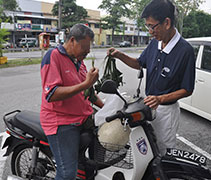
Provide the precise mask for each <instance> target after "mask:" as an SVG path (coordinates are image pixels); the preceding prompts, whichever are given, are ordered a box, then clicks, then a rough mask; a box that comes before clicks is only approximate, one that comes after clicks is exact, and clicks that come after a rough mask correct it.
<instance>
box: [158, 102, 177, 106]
mask: <svg viewBox="0 0 211 180" xmlns="http://www.w3.org/2000/svg"><path fill="white" fill-rule="evenodd" d="M176 102H177V101H173V102H166V103H162V104H160V105H164V106H165V105H172V104H175V103H176Z"/></svg>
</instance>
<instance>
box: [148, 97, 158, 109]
mask: <svg viewBox="0 0 211 180" xmlns="http://www.w3.org/2000/svg"><path fill="white" fill-rule="evenodd" d="M144 103H145V104H146V105H147V106H149V107H150V108H152V109H157V107H158V105H159V104H160V103H161V101H160V98H159V96H147V97H146V98H145V99H144Z"/></svg>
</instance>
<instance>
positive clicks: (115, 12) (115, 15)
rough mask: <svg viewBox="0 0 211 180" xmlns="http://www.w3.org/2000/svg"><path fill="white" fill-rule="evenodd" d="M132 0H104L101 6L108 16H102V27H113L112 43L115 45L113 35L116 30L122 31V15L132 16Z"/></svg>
mask: <svg viewBox="0 0 211 180" xmlns="http://www.w3.org/2000/svg"><path fill="white" fill-rule="evenodd" d="M130 4H131V1H130V0H103V1H102V3H101V4H100V6H99V8H100V9H104V10H105V11H106V12H107V16H106V17H105V18H102V19H101V21H102V24H101V27H102V28H103V29H111V30H112V35H111V44H112V45H113V44H114V42H113V37H114V32H115V31H121V30H120V25H123V22H122V21H121V17H123V16H125V17H130V15H131V10H130V8H129V7H130Z"/></svg>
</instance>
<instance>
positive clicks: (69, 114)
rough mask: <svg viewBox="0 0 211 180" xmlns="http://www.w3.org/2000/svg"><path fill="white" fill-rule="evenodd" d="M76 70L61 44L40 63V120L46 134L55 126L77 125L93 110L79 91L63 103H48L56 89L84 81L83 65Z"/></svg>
mask: <svg viewBox="0 0 211 180" xmlns="http://www.w3.org/2000/svg"><path fill="white" fill-rule="evenodd" d="M79 65H80V66H78V69H77V68H76V65H75V64H74V63H73V61H72V60H71V59H70V58H69V57H68V55H67V53H66V51H65V49H64V47H63V46H62V45H61V46H59V47H58V48H56V49H52V50H49V51H48V52H47V53H46V55H45V56H44V58H43V60H42V64H41V79H42V104H41V112H40V121H41V125H42V128H43V130H44V132H45V134H46V135H52V134H56V133H57V128H58V126H59V125H67V124H73V125H80V124H82V123H83V122H84V121H85V120H86V119H87V117H88V116H89V115H91V114H92V112H93V109H92V107H91V105H90V102H89V101H88V100H87V99H86V100H85V98H84V95H83V94H84V92H80V93H78V94H76V95H74V96H72V97H71V98H68V99H66V100H63V101H55V102H48V100H49V99H50V97H51V96H52V95H53V93H54V91H55V90H56V88H57V87H59V86H73V85H76V84H79V83H81V82H83V81H84V80H85V78H86V73H87V70H86V66H85V64H84V62H83V61H82V62H81V64H79Z"/></svg>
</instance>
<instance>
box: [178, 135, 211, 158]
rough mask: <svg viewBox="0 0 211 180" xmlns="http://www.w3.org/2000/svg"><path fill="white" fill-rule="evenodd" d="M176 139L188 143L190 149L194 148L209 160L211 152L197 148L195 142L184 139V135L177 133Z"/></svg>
mask: <svg viewBox="0 0 211 180" xmlns="http://www.w3.org/2000/svg"><path fill="white" fill-rule="evenodd" d="M177 139H178V140H180V141H182V142H183V143H185V144H186V145H188V146H189V147H191V148H192V149H194V150H195V151H197V152H198V153H200V154H202V155H203V156H205V157H206V158H207V159H209V160H211V154H209V153H208V152H206V151H204V150H203V149H201V148H199V147H198V146H196V145H195V144H193V143H192V142H190V141H188V140H187V139H185V138H184V137H182V136H180V135H179V134H177Z"/></svg>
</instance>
